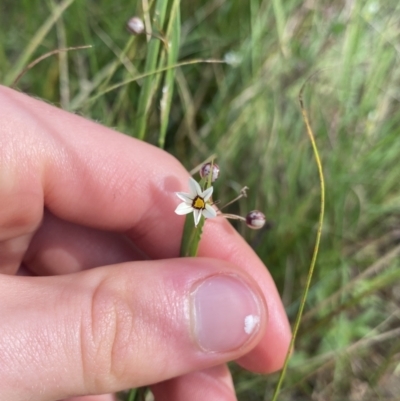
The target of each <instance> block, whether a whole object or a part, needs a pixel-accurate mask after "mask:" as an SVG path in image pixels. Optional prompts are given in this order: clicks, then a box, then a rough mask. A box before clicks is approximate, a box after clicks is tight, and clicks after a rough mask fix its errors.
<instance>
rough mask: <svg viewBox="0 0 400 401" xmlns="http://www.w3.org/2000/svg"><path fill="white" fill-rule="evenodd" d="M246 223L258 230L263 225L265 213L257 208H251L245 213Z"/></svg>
mask: <svg viewBox="0 0 400 401" xmlns="http://www.w3.org/2000/svg"><path fill="white" fill-rule="evenodd" d="M246 224H247V226H248V227H250V228H252V229H253V230H259V229H260V228H263V227H264V225H265V215H264V213H262V212H260V211H259V210H252V211H251V212H249V213H247V215H246Z"/></svg>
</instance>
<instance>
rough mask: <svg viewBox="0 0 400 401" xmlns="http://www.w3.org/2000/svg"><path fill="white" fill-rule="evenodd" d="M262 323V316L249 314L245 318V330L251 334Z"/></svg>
mask: <svg viewBox="0 0 400 401" xmlns="http://www.w3.org/2000/svg"><path fill="white" fill-rule="evenodd" d="M258 323H260V317H259V316H255V315H248V316H246V317H245V318H244V331H245V332H246V334H251V333H252V332H253V330H254V327H256V326H257V325H258Z"/></svg>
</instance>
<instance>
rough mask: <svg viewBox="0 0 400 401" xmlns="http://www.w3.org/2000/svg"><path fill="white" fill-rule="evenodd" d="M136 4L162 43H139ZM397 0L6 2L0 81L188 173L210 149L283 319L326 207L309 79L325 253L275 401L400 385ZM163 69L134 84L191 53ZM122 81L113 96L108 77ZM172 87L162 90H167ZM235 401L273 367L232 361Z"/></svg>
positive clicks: (249, 395) (267, 382)
mask: <svg viewBox="0 0 400 401" xmlns="http://www.w3.org/2000/svg"><path fill="white" fill-rule="evenodd" d="M133 15H138V16H141V17H143V18H144V19H147V21H148V22H150V23H151V26H152V29H153V30H154V32H155V33H158V34H161V35H163V36H164V37H166V40H167V41H168V42H170V45H169V47H168V49H167V47H166V45H165V43H163V42H162V41H160V40H158V39H154V38H153V39H151V40H149V41H146V37H145V36H138V37H133V36H130V35H129V34H128V33H127V31H126V29H125V23H126V21H127V19H128V18H130V17H131V16H133ZM399 19H400V5H399V3H398V2H397V1H396V0H386V1H383V0H381V1H378V0H364V1H360V0H348V1H338V0H334V1H328V0H322V1H316V0H307V1H300V0H288V1H283V0H271V1H262V0H249V1H238V0H231V1H228V0H191V1H186V2H182V3H181V4H180V2H179V1H177V0H156V1H150V0H149V1H148V2H147V1H144V0H143V1H127V0H113V1H111V0H108V1H107V0H97V1H94V0H93V1H91V0H86V1H85V0H63V1H55V0H54V1H52V0H48V1H45V0H43V1H32V0H19V1H14V0H2V1H1V5H0V82H1V83H3V84H5V85H12V83H13V81H14V80H15V79H16V77H17V75H18V73H19V72H21V71H22V70H23V68H24V67H25V66H26V65H27V64H29V63H30V62H31V61H33V60H34V59H36V58H37V57H39V56H41V55H43V54H45V53H46V52H49V51H52V50H54V49H57V48H66V47H69V46H80V45H91V46H92V47H91V48H90V49H85V50H72V51H69V52H68V53H62V54H60V55H55V56H51V57H49V58H47V59H45V60H43V61H41V62H40V63H39V64H37V65H36V66H34V67H33V68H32V69H30V70H29V71H27V72H26V74H24V76H23V77H22V78H21V80H20V81H19V82H18V84H17V87H18V88H19V89H20V90H22V91H24V92H27V93H29V94H32V95H34V96H37V97H40V98H43V99H45V100H46V101H48V102H51V103H54V104H56V105H58V106H60V107H62V108H64V109H66V110H71V111H73V112H75V113H79V114H82V115H84V116H86V117H88V118H91V119H94V120H97V121H99V122H101V123H103V124H105V125H107V126H110V127H114V128H115V129H117V130H119V131H121V132H124V133H126V134H127V135H132V136H136V137H139V138H141V139H143V140H146V141H148V142H150V143H153V144H155V145H157V146H162V147H164V148H165V149H166V150H167V151H168V152H170V153H172V154H173V155H175V156H176V157H177V158H178V159H179V160H180V161H181V162H182V163H183V164H184V165H185V166H186V167H187V168H188V170H190V169H192V168H193V167H195V166H196V165H197V164H198V163H201V161H203V160H204V159H206V158H207V157H209V156H210V155H212V154H214V153H216V154H217V155H218V159H217V161H218V163H219V165H220V167H221V170H222V173H221V178H220V180H219V181H218V182H217V183H216V189H215V192H216V194H217V197H218V198H219V199H220V200H221V201H222V202H225V201H228V200H230V199H232V198H233V197H235V196H236V194H237V192H238V190H239V189H240V188H241V187H242V186H245V185H247V186H248V187H250V191H249V196H248V198H246V199H243V200H242V201H240V203H238V204H237V205H232V207H231V209H230V212H232V213H239V214H242V215H243V214H245V213H246V212H247V211H250V210H252V209H256V208H257V209H260V210H262V211H264V212H265V214H266V215H267V219H268V224H267V227H266V228H265V229H263V230H261V231H259V232H252V231H250V230H248V229H247V228H246V227H244V226H241V225H237V228H238V230H239V231H240V232H241V233H242V235H243V236H244V237H245V238H246V239H247V240H248V241H249V242H250V244H252V246H253V247H254V249H255V250H256V252H257V253H258V254H259V255H260V257H261V258H262V260H263V261H264V262H265V263H266V265H267V266H268V267H269V269H270V271H271V273H272V275H273V277H274V278H275V280H276V282H277V285H278V288H279V291H280V293H281V294H282V298H283V301H284V304H285V307H286V309H287V312H288V315H289V317H290V319H291V321H292V322H293V321H294V318H295V316H296V312H297V310H298V307H299V299H300V296H301V294H302V291H303V289H304V285H305V281H306V275H307V272H308V268H309V264H310V260H311V256H312V251H313V247H314V242H315V236H316V230H317V222H318V213H319V208H320V204H319V202H320V199H319V196H320V194H319V191H320V189H319V181H318V172H317V168H316V165H315V162H314V158H313V154H312V148H311V145H310V141H309V139H308V137H307V134H306V131H305V128H304V122H303V120H302V117H301V113H300V108H299V105H298V95H299V90H300V88H301V86H302V84H303V83H304V82H305V81H306V80H307V79H308V78H310V77H311V79H310V81H309V83H308V84H307V86H306V90H305V96H304V100H305V106H306V109H307V111H308V114H309V116H310V121H311V126H312V129H313V131H314V134H315V137H316V141H317V145H318V147H319V151H320V156H321V159H322V164H323V168H324V173H325V180H326V215H325V221H324V226H323V236H322V242H321V248H320V252H319V256H318V261H317V266H316V271H315V275H314V278H313V284H312V287H311V288H310V293H309V297H308V300H307V305H306V311H305V315H304V317H303V320H302V324H301V327H300V332H299V337H298V340H297V343H296V352H295V353H294V355H293V357H292V359H291V362H290V365H289V369H288V372H287V376H286V379H285V382H284V385H283V388H282V392H281V395H280V399H282V400H317V401H319V400H354V401H358V400H375V399H376V400H378V399H379V400H386V399H391V400H392V399H399V398H396V397H398V394H400V385H399V384H398V383H400V378H399V375H400V365H399V361H400V341H399V338H400V324H399V318H400V310H399V303H400V281H399V279H400V269H399V254H400V185H399V183H400V180H399V177H400V163H399V160H400V104H399V100H400V69H399V51H400V46H399V34H400V25H399ZM200 59H202V60H206V59H207V60H210V59H213V60H222V61H224V60H225V61H227V62H228V63H225V64H224V63H222V64H221V63H200V62H198V61H196V62H193V63H189V64H188V65H185V66H181V67H179V68H174V69H169V70H167V71H164V72H163V73H158V74H152V75H149V76H147V77H141V78H140V77H139V79H138V76H140V75H142V74H146V73H149V72H153V71H155V70H157V69H162V68H165V67H168V66H172V65H174V64H175V63H176V62H190V60H200ZM127 80H131V81H132V82H130V83H129V84H125V85H123V86H120V87H118V88H117V89H114V90H111V91H109V92H107V93H104V92H105V91H106V90H107V88H110V87H112V85H116V84H119V83H120V82H124V81H127ZM163 88H164V90H163ZM232 370H233V373H234V378H235V385H236V389H237V394H238V398H239V400H263V399H266V400H268V399H270V398H271V394H272V392H273V389H274V387H275V385H276V382H277V375H271V376H268V377H265V376H257V375H254V374H250V373H248V372H244V371H242V370H240V369H239V368H238V367H236V366H233V367H232Z"/></svg>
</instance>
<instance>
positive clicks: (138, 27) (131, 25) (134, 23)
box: [126, 17, 144, 35]
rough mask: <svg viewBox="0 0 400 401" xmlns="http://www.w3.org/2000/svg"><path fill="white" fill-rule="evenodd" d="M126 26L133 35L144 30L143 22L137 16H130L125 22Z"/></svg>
mask: <svg viewBox="0 0 400 401" xmlns="http://www.w3.org/2000/svg"><path fill="white" fill-rule="evenodd" d="M126 28H127V29H128V31H129V32H130V33H132V34H133V35H140V34H141V33H143V32H144V23H143V21H142V20H141V19H140V18H139V17H132V18H131V19H130V20H129V21H128V22H127V23H126Z"/></svg>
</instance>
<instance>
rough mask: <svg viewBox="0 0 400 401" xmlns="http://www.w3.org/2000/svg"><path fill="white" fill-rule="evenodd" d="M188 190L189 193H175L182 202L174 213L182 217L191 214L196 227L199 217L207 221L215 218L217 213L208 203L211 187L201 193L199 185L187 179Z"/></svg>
mask: <svg viewBox="0 0 400 401" xmlns="http://www.w3.org/2000/svg"><path fill="white" fill-rule="evenodd" d="M189 189H190V193H188V194H186V193H184V192H176V196H177V197H178V198H179V199H181V200H183V202H182V203H180V204H179V205H178V207H177V208H176V209H175V213H176V214H179V215H182V214H188V213H191V212H193V216H194V225H195V226H196V227H197V225H198V224H199V221H200V218H201V215H203V216H204V217H205V218H207V219H211V218H213V217H216V216H217V212H216V211H215V210H214V209H213V207H212V206H211V204H210V203H209V202H208V201H209V199H210V198H211V195H212V193H213V189H214V188H213V187H210V188H208V189H206V190H205V191H202V190H201V188H200V185H199V184H198V182H197V181H196V180H194V179H193V178H189Z"/></svg>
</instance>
